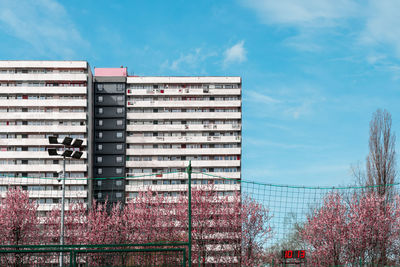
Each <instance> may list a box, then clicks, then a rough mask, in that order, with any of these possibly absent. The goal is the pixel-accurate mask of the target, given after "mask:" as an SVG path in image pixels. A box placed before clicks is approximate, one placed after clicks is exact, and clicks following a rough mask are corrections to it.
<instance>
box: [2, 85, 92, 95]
mask: <svg viewBox="0 0 400 267" xmlns="http://www.w3.org/2000/svg"><path fill="white" fill-rule="evenodd" d="M0 94H41V95H58V94H60V95H86V94H87V87H86V86H80V87H76V86H60V87H58V86H52V87H49V86H14V87H0Z"/></svg>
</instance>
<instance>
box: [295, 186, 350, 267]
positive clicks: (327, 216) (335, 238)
mask: <svg viewBox="0 0 400 267" xmlns="http://www.w3.org/2000/svg"><path fill="white" fill-rule="evenodd" d="M302 237H303V239H304V240H305V241H306V243H307V244H309V245H310V248H311V255H312V257H311V263H312V264H313V265H315V266H330V265H335V266H338V265H342V264H344V263H345V262H346V260H347V259H346V249H347V241H348V238H349V230H348V209H347V207H346V204H345V203H344V201H343V198H342V197H341V195H340V194H338V193H332V194H329V195H328V196H327V197H326V198H325V199H324V204H323V206H322V207H321V208H320V209H317V210H315V211H314V212H313V214H312V215H311V216H310V217H308V219H307V222H306V224H305V226H304V229H303V232H302Z"/></svg>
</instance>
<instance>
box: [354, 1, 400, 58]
mask: <svg viewBox="0 0 400 267" xmlns="http://www.w3.org/2000/svg"><path fill="white" fill-rule="evenodd" d="M367 13H368V16H367V17H366V25H365V29H364V30H363V31H362V33H361V36H360V41H361V42H362V43H364V44H367V45H374V46H382V45H389V46H391V47H392V48H394V51H395V53H396V55H397V57H400V28H399V27H398V25H399V24H400V16H399V13H400V1H398V0H386V1H381V0H377V1H370V2H369V5H368V8H367Z"/></svg>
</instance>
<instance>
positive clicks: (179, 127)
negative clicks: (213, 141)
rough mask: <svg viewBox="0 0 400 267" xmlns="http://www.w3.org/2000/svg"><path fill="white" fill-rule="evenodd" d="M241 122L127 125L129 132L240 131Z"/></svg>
mask: <svg viewBox="0 0 400 267" xmlns="http://www.w3.org/2000/svg"><path fill="white" fill-rule="evenodd" d="M241 128H242V126H241V125H240V124H168V125H162V124H159V125H140V124H139V125H127V126H126V130H127V131H128V132H190V131H193V132H200V131H207V132H208V131H240V130H241Z"/></svg>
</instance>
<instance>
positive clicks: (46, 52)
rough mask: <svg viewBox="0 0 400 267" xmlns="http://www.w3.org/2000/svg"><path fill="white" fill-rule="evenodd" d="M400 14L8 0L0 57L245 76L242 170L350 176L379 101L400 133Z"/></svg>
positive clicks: (270, 0)
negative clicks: (85, 62) (76, 61)
mask: <svg viewBox="0 0 400 267" xmlns="http://www.w3.org/2000/svg"><path fill="white" fill-rule="evenodd" d="M399 13H400V1H397V0H386V1H382V0H377V1H368V0H366V1H355V0H336V1H331V0H302V1H296V0H279V1H275V0H266V1H262V0H247V1H244V0H229V1H225V0H219V1H211V0H202V1H182V0H175V1H165V0H164V1H78V0H69V1H55V0H35V1H13V0H10V1H9V0H0V41H1V42H0V59H2V60H4V59H27V60H28V59H29V60H87V61H89V63H90V64H91V66H92V67H95V66H96V67H119V66H121V65H123V66H128V71H129V73H130V74H135V75H171V76H173V75H213V76H218V75H239V76H242V78H243V178H244V179H246V180H253V181H259V182H265V183H279V184H296V185H301V184H304V185H345V184H350V183H352V182H353V178H352V175H351V165H356V164H358V163H360V164H361V166H364V162H365V157H366V155H367V153H368V127H369V121H370V119H371V116H372V113H373V112H374V111H375V110H376V109H377V108H382V109H387V110H388V111H389V112H391V113H392V116H393V129H394V130H395V132H397V133H400V112H399V111H400V104H399V102H400V96H399V93H400V87H399V82H400V61H399V59H400V27H399V26H398V25H400V16H399V15H398V14H399ZM399 148H400V147H399V145H397V150H398V151H400V149H399Z"/></svg>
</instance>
